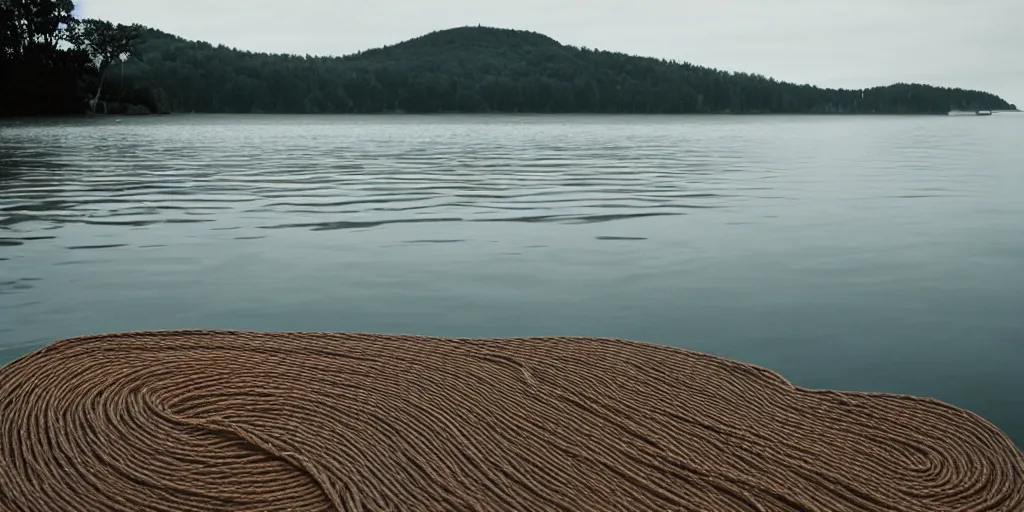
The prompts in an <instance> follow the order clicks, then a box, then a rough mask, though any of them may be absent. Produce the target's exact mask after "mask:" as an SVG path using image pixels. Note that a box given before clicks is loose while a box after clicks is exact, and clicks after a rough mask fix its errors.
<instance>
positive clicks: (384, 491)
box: [0, 331, 1024, 512]
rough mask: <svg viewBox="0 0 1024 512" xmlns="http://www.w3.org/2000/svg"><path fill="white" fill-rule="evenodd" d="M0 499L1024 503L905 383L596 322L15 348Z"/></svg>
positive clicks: (338, 503)
mask: <svg viewBox="0 0 1024 512" xmlns="http://www.w3.org/2000/svg"><path fill="white" fill-rule="evenodd" d="M0 429H2V432H0V510H4V511H8V510H11V511H13V510H17V511H45V512H52V511H59V510H88V511H100V510H118V511H132V512H135V511H143V510H155V511H186V510H187V511H194V510H250V511H255V510H260V511H271V510H281V511H283V510H291V511H304V510H349V511H355V510H394V511H398V510H401V511H419V510H437V511H440V510H467V511H484V510H486V511H492V510H493V511H500V510H522V511H543V510H629V511H641V510H652V511H653V510H657V511H665V510H693V511H728V510H749V511H797V510H801V511H804V510H806V511H845V510H885V511H922V512H937V511H946V510H960V511H971V512H981V511H1006V512H1020V511H1022V510H1024V456H1022V454H1021V452H1020V451H1019V450H1018V449H1017V448H1016V447H1015V446H1014V444H1013V443H1012V442H1011V441H1010V440H1009V439H1008V438H1007V437H1006V436H1005V435H1004V434H1003V433H1002V432H1000V431H999V430H998V429H997V428H996V427H994V426H993V425H991V424H990V423H988V422H987V421H985V420H984V419H982V418H980V417H978V416H976V415H974V414H972V413H969V412H967V411H964V410H962V409H958V408H955V407H952V406H949V405H946V404H944V403H941V402H938V401H935V400H930V399H923V398H915V397H910V396H897V395H883V394H865V393H840V392H834V391H816V390H808V389H801V388H798V387H794V386H793V385H791V384H790V383H789V382H787V381H786V380H785V379H783V378H782V377H780V376H779V375H778V374H776V373H774V372H771V371H769V370H765V369H761V368H758V367H755V366H751V365H747V364H743V363H739V362H734V361H731V360H727V359H723V358H719V357H715V356H711V355H706V354H700V353H696V352H690V351H685V350H680V349H675V348H669V347H662V346H657V345H651V344H645V343H637V342H631V341H623V340H611V339H593V338H529V339H508V340H491V339H442V338H426V337H416V336H391V335H373V334H343V333H331V334H327V333H249V332H235V331H171V332H139V333H121V334H108V335H100V336H88V337H80V338H73V339H68V340H62V341H58V342H55V343H52V344H50V345H49V346H47V347H45V348H42V349H40V350H38V351H36V352H34V353H32V354H29V355H27V356H25V357H22V358H21V359H18V360H17V361H14V362H12V363H11V364H9V365H7V366H6V367H4V368H2V369H0Z"/></svg>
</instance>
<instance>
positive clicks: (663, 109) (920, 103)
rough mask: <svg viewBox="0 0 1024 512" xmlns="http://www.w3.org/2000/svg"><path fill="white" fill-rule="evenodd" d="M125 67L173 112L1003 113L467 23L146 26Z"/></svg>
mask: <svg viewBox="0 0 1024 512" xmlns="http://www.w3.org/2000/svg"><path fill="white" fill-rule="evenodd" d="M137 56H138V59H132V60H130V61H128V63H127V64H126V66H125V73H126V76H127V77H128V78H127V79H128V80H130V81H131V82H132V83H133V84H136V86H144V87H150V88H153V89H156V90H159V91H161V94H165V95H166V97H167V98H168V100H169V102H170V107H171V109H172V110H174V111H180V112H192V111H195V112H279V113H321V112H323V113H374V112H420V113H429V112H607V113H612V112H624V113H651V114H654V113H666V114H670V113H671V114H674V113H943V114H944V113H946V112H948V111H949V110H952V109H1008V108H1010V105H1009V104H1008V103H1007V102H1005V101H1004V100H1002V99H1001V98H999V97H997V96H994V95H992V94H989V93H985V92H980V91H970V90H963V89H949V88H941V87H931V86H927V85H920V84H895V85H890V86H887V87H875V88H870V89H864V90H843V89H823V88H817V87H813V86H810V85H797V84H791V83H786V82H780V81H776V80H774V79H770V78H766V77H764V76H760V75H751V74H747V73H729V72H725V71H719V70H715V69H711V68H706V67H702V66H696V65H693V64H689V63H677V62H670V61H665V60H660V59H652V58H644V57H635V56H629V55H624V54H621V53H613V52H606V51H598V50H590V49H586V48H576V47H572V46H565V45H562V44H559V43H558V42H557V41H555V40H553V39H551V38H549V37H546V36H543V35H540V34H536V33H532V32H525V31H516V30H506V29H495V28H488V27H463V28H457V29H451V30H443V31H439V32H434V33H431V34H427V35H425V36H422V37H419V38H416V39H412V40H409V41H406V42H404V43H399V44H396V45H393V46H389V47H384V48H379V49H374V50H368V51H364V52H361V53H358V54H354V55H350V56H347V57H308V56H307V57H300V56H292V55H268V54H262V53H252V52H245V51H239V50H234V49H231V48H227V47H224V46H213V45H210V44H207V43H202V42H192V41H186V40H184V39H181V38H178V37H175V36H172V35H169V34H165V33H162V32H159V31H156V30H147V31H145V32H144V33H143V35H142V38H141V40H140V42H139V44H138V47H137Z"/></svg>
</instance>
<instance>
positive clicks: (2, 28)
mask: <svg viewBox="0 0 1024 512" xmlns="http://www.w3.org/2000/svg"><path fill="white" fill-rule="evenodd" d="M73 9H74V4H73V3H72V2H71V0H0V115H12V114H13V115H24V114H65V113H71V112H81V111H82V109H83V108H84V107H85V97H84V95H82V93H81V81H82V80H83V79H84V78H85V77H86V76H87V74H88V72H89V65H88V57H87V56H86V55H85V53H84V52H82V51H80V50H78V49H75V48H65V47H64V46H66V45H61V44H60V43H61V42H62V41H67V40H68V36H69V34H70V33H71V32H72V31H73V30H75V28H76V27H77V20H76V19H75V18H74V17H72V16H71V11H72V10H73Z"/></svg>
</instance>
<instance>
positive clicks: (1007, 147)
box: [0, 116, 1024, 443]
mask: <svg viewBox="0 0 1024 512" xmlns="http://www.w3.org/2000/svg"><path fill="white" fill-rule="evenodd" d="M1021 140H1024V119H1021V118H1017V117H1014V116H1004V117H1000V116H993V117H992V118H987V119H976V118H973V117H971V118H945V117H724V116H723V117H628V116H616V117H603V116H576V117H559V116H495V117H487V116H478V117H463V116H451V117H419V116H407V117H403V116H394V117H388V116H379V117H329V116H328V117H316V116H310V117H288V116H279V117H274V116H172V117H163V118H154V119H149V118H146V119H124V120H123V122H122V123H114V122H113V121H112V120H108V119H79V120H61V121H55V120H32V121H9V122H4V124H2V125H0V143H2V144H0V362H4V361H8V360H10V359H13V358H14V357H17V356H19V355H21V354H24V353H26V352H28V351H30V350H33V349H35V348H38V347H39V346H41V345H42V344H44V343H46V342H48V341H51V340H53V339H56V338H61V337H67V336H74V335H79V334H86V333H93V332H105V331H121V330H132V329H158V328H202V327H211V328H238V329H260V330H358V331H385V332H415V333H423V334H436V335H451V336H515V335H541V334H545V335H552V334H579V335H597V336H615V337H626V338H635V339H643V340H649V341H655V342H661V343H667V344H672V345H676V346H683V347H688V348H693V349H697V350H704V351H709V352H714V353H718V354H722V355H726V356H730V357H735V358H739V359H743V360H745V361H749V362H752V363H756V364H761V365H765V366H769V367H771V368H773V369H776V370H778V371H780V372H781V373H783V374H784V375H785V376H786V377H788V378H789V379H791V380H792V381H794V382H795V383H797V384H799V385H805V386H811V387H830V388H841V389H863V390H876V391H888V392H899V393H912V394H918V395H926V396H934V397H938V398H940V399H943V400H947V401H950V402H953V403H956V404H958V405H962V406H966V407H969V408H971V409H972V410H974V411H976V412H979V413H981V414H983V415H984V416H986V417H988V418H989V419H991V420H992V421H994V422H996V423H997V424H998V425H999V426H1000V427H1002V428H1003V429H1004V430H1006V431H1007V432H1009V433H1010V434H1011V435H1012V436H1014V437H1015V439H1017V440H1018V443H1020V442H1021V440H1022V439H1024V398H1022V397H1024V393H1022V392H1024V381H1022V380H1021V379H1020V378H1019V377H1018V376H1019V375H1020V367H1021V365H1022V364H1024V317H1022V316H1021V315H1020V311H1024V292H1022V290H1024V233H1022V232H1021V231H1022V230H1021V223H1022V220H1021V219H1024V201H1021V200H1020V197H1019V196H1020V193H1021V191H1024V177H1022V176H1024V175H1022V174H1021V172H1020V169H1022V168H1024V165H1021V164H1022V163H1024V162H1022V160H1021V158H1020V156H1019V155H1018V153H1017V146H1018V145H1019V143H1020V141H1021Z"/></svg>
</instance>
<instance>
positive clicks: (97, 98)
mask: <svg viewBox="0 0 1024 512" xmlns="http://www.w3.org/2000/svg"><path fill="white" fill-rule="evenodd" d="M106 77H107V68H106V66H104V67H103V69H102V70H100V85H99V86H97V87H96V96H95V97H93V99H92V101H90V102H89V108H90V109H91V110H92V112H93V113H96V104H98V103H99V102H100V93H101V92H103V81H104V79H105V78H106ZM103 110H104V113H106V110H107V109H106V108H104V109H103Z"/></svg>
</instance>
